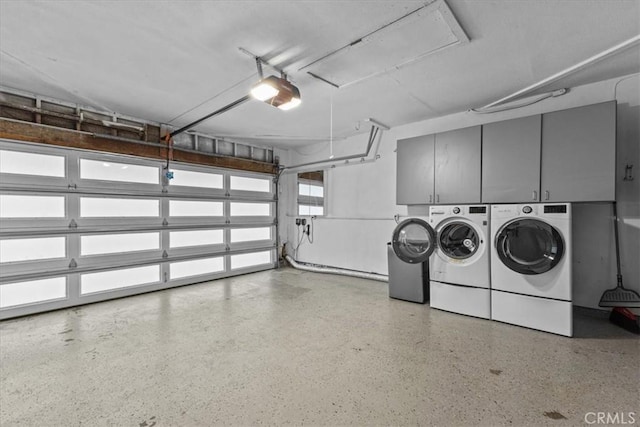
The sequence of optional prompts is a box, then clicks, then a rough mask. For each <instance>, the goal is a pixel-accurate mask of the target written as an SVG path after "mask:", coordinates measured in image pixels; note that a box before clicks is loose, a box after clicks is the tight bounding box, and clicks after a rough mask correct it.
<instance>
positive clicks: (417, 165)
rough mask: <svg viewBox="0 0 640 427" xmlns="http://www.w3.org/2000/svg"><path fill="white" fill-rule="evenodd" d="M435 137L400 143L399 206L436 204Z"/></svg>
mask: <svg viewBox="0 0 640 427" xmlns="http://www.w3.org/2000/svg"><path fill="white" fill-rule="evenodd" d="M434 146H435V137H434V135H424V136H418V137H415V138H408V139H401V140H398V150H397V153H396V154H397V160H396V161H397V163H396V204H398V205H424V204H430V203H433V200H434V196H433V178H434V163H433V155H434Z"/></svg>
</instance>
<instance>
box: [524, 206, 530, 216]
mask: <svg viewBox="0 0 640 427" xmlns="http://www.w3.org/2000/svg"><path fill="white" fill-rule="evenodd" d="M531 210H532V209H531V206H525V207H523V208H522V212H524V213H526V214H530V213H531Z"/></svg>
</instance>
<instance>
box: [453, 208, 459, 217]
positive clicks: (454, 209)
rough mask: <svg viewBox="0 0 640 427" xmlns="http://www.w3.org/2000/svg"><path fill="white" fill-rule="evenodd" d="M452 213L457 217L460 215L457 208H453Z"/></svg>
mask: <svg viewBox="0 0 640 427" xmlns="http://www.w3.org/2000/svg"><path fill="white" fill-rule="evenodd" d="M453 213H454V214H456V215H458V214H459V213H460V208H459V207H455V208H453Z"/></svg>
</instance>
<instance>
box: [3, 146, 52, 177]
mask: <svg viewBox="0 0 640 427" xmlns="http://www.w3.org/2000/svg"><path fill="white" fill-rule="evenodd" d="M0 172H2V173H13V174H18V175H36V176H51V177H56V178H64V176H65V168H64V157H62V156H50V155H47V154H35V153H23V152H20V151H8V150H0Z"/></svg>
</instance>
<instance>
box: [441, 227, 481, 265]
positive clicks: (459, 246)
mask: <svg viewBox="0 0 640 427" xmlns="http://www.w3.org/2000/svg"><path fill="white" fill-rule="evenodd" d="M480 243H482V242H481V241H480V237H479V236H478V233H477V232H476V230H475V229H474V228H473V226H472V225H471V224H467V223H464V222H460V221H454V222H450V223H448V224H445V225H444V226H443V227H442V228H440V231H438V246H439V247H440V250H441V251H442V253H444V254H445V255H446V256H448V257H449V258H453V259H460V260H462V259H467V258H470V257H472V256H473V254H475V253H476V251H477V250H478V247H479V246H480Z"/></svg>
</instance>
